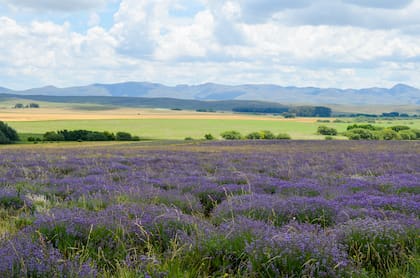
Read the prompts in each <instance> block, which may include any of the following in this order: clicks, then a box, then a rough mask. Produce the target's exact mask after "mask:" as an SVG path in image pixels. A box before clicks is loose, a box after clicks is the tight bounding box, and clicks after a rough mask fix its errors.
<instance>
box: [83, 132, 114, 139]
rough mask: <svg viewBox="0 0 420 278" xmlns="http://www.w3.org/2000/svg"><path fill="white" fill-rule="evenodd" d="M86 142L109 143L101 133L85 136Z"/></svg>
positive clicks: (90, 133) (91, 133)
mask: <svg viewBox="0 0 420 278" xmlns="http://www.w3.org/2000/svg"><path fill="white" fill-rule="evenodd" d="M86 141H109V140H108V137H107V136H106V135H105V134H104V133H103V132H97V131H93V132H89V133H88V135H87V136H86Z"/></svg>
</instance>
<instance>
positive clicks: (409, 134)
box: [398, 129, 417, 140]
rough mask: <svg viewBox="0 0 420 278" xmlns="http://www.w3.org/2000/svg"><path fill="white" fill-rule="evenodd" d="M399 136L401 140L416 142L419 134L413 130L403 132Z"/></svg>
mask: <svg viewBox="0 0 420 278" xmlns="http://www.w3.org/2000/svg"><path fill="white" fill-rule="evenodd" d="M398 134H399V135H400V136H401V139H403V140H416V139H417V134H416V133H415V132H414V131H412V130H408V129H406V130H401V131H400V132H398Z"/></svg>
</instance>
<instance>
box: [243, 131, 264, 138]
mask: <svg viewBox="0 0 420 278" xmlns="http://www.w3.org/2000/svg"><path fill="white" fill-rule="evenodd" d="M246 139H248V140H259V139H261V133H259V132H256V131H254V132H251V133H250V134H248V135H247V136H246Z"/></svg>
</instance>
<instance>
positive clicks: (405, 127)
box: [390, 125, 410, 132]
mask: <svg viewBox="0 0 420 278" xmlns="http://www.w3.org/2000/svg"><path fill="white" fill-rule="evenodd" d="M390 129H392V130H393V131H396V132H399V131H401V130H409V129H410V127H408V126H406V125H395V126H391V127H390Z"/></svg>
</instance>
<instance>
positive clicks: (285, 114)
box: [282, 112, 296, 119]
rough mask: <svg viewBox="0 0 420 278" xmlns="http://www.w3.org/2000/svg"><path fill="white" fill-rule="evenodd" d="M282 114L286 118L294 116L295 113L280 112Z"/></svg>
mask: <svg viewBox="0 0 420 278" xmlns="http://www.w3.org/2000/svg"><path fill="white" fill-rule="evenodd" d="M282 116H283V117H285V118H286V119H292V118H296V114H295V113H290V112H284V113H282Z"/></svg>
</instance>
